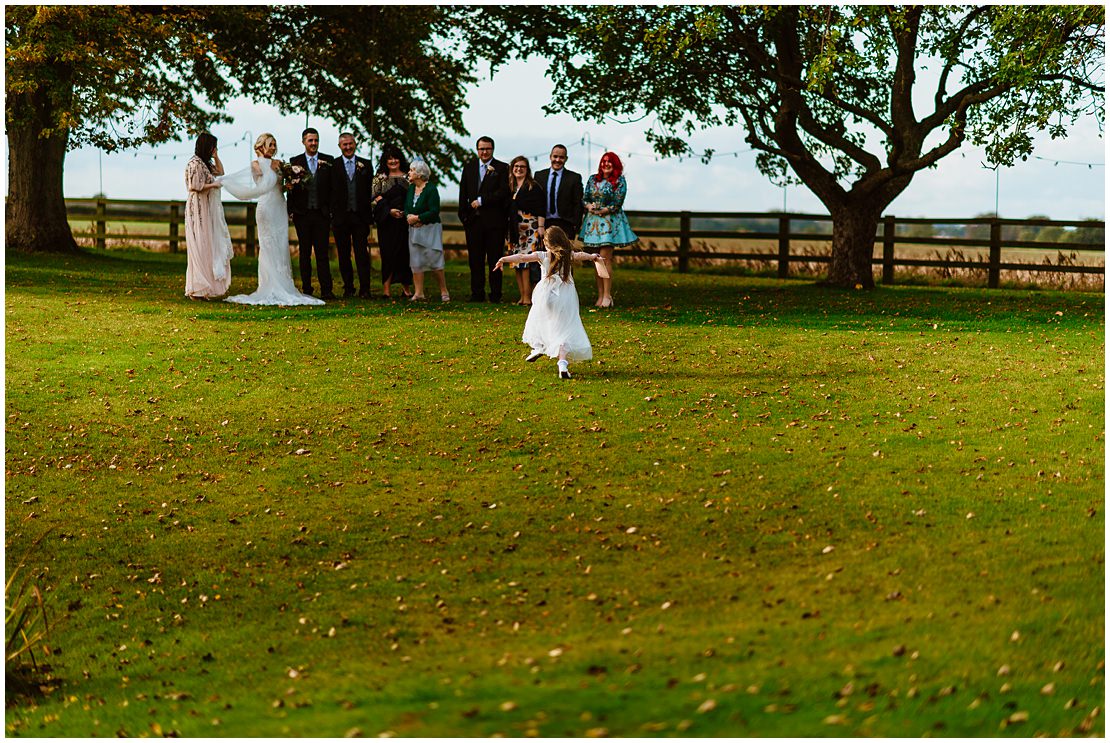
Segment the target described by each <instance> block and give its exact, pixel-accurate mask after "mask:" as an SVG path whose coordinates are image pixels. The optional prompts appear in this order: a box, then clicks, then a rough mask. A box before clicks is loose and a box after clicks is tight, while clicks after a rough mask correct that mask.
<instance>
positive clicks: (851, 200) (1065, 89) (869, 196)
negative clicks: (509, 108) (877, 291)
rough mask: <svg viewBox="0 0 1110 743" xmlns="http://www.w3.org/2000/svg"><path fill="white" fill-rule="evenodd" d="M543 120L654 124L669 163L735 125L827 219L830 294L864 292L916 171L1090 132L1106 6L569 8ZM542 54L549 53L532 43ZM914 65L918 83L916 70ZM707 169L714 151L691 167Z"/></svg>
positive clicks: (1024, 151)
mask: <svg viewBox="0 0 1110 743" xmlns="http://www.w3.org/2000/svg"><path fill="white" fill-rule="evenodd" d="M562 13H563V15H564V17H563V19H562V21H561V23H559V24H557V25H555V26H554V27H555V28H565V29H568V32H567V37H568V39H571V40H573V45H574V47H573V48H574V49H575V52H576V54H574V55H568V56H563V57H559V58H555V59H553V60H552V62H551V66H550V74H551V76H552V77H553V79H554V80H555V82H556V94H555V100H554V101H553V103H552V106H551V110H555V109H561V110H567V111H569V112H571V113H573V114H574V115H576V116H578V117H580V118H584V119H594V120H600V119H602V118H604V117H606V116H636V115H641V114H645V113H646V114H650V115H653V117H654V120H653V122H652V124H653V128H652V129H649V130H648V132H647V136H648V138H649V139H650V140H651V141H652V142H653V144H654V146H655V149H656V150H657V151H658V152H659V153H660V154H664V155H677V154H695V153H693V152H692V150H691V148H690V146H689V144H688V142H687V139H688V137H689V135H691V134H692V133H693V132H695V131H697V130H699V129H703V128H706V127H712V126H718V125H734V124H742V125H743V127H744V128H745V130H746V132H747V137H746V138H747V142H748V143H749V144H750V145H751V147H752V148H753V149H755V150H757V151H758V156H757V163H758V166H759V168H760V169H761V170H762V171H763V172H764V173H765V174H766V175H768V176H770V177H771V178H772V179H775V180H776V182H779V183H781V182H785V181H787V180H794V181H796V182H801V183H803V184H805V185H806V186H807V187H808V188H809V189H810V190H812V191H813V192H814V194H815V195H816V196H817V197H818V198H820V199H821V201H822V203H824V204H825V206H826V207H827V208H828V209H829V212H830V215H831V216H832V217H833V219H834V241H833V263H832V266H831V269H830V277H829V278H830V281H831V282H832V283H835V284H841V285H847V286H852V285H861V286H867V287H870V286H872V285H873V278H872V269H871V248H872V242H873V239H874V235H875V226H876V224H877V222H878V219H879V217H880V215H881V213H882V210H883V209H885V208H886V206H887V205H889V204H890V202H891V201H892V200H893V199H894V198H895V197H896V196H898V194H900V193H901V192H902V191H903V190H904V189H905V188H906V187H907V186H908V185H909V184H910V182H911V180H912V179H913V176H914V174H915V173H917V172H919V171H921V170H922V169H925V168H930V167H933V166H934V165H936V164H937V163H938V162H939V161H940V160H941V159H942V158H944V157H946V156H947V155H949V154H951V153H952V152H954V151H956V150H957V149H959V148H960V147H961V146H962V145H963V144H964V143H967V142H970V143H972V144H975V145H979V146H982V147H984V148H985V151H986V153H987V157H988V159H989V161H990V162H991V163H996V164H1010V163H1013V162H1014V161H1015V160H1016V159H1018V158H1025V157H1028V155H1029V154H1030V153H1031V152H1032V148H1033V135H1034V134H1036V133H1038V132H1042V131H1045V132H1048V133H1049V135H1050V136H1052V137H1059V136H1064V135H1065V134H1066V131H1067V128H1068V126H1069V125H1070V124H1072V123H1074V122H1075V120H1076V119H1077V117H1079V116H1081V115H1087V114H1092V113H1093V114H1095V115H1097V116H1098V117H1099V120H1100V121H1101V120H1102V117H1103V116H1104V108H1103V95H1102V94H1103V90H1104V87H1103V83H1104V81H1103V74H1104V68H1103V48H1104V40H1103V39H1104V26H1105V11H1104V9H1103V8H1102V7H1101V6H1031V7H1022V6H991V5H981V6H662V7H654V6H653V7H644V6H612V7H608V6H606V7H597V6H594V7H584V6H576V7H568V8H566V9H564V10H563V11H562ZM543 43H549V42H548V39H547V38H546V37H545V38H544V39H543ZM926 68H931V69H929V70H928V72H929V73H931V74H925V73H926ZM700 154H701V155H702V157H703V158H704V159H706V160H708V159H709V158H711V157H712V154H713V153H712V151H706V152H704V153H700Z"/></svg>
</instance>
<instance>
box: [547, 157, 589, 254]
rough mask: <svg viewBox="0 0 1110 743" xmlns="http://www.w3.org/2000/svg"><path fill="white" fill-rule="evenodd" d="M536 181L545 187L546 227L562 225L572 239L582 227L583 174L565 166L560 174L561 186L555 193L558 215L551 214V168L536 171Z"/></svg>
mask: <svg viewBox="0 0 1110 743" xmlns="http://www.w3.org/2000/svg"><path fill="white" fill-rule="evenodd" d="M536 183H538V184H540V188H542V189H543V199H544V204H545V209H546V211H545V212H544V213H545V215H546V216H547V221H546V222H545V224H544V227H545V228H546V227H561V228H562V229H563V232H565V233H567V237H569V238H570V239H571V240H573V239H574V238H575V236H577V235H578V230H580V229H582V176H581V175H579V174H578V173H575V172H572V171H570V170H567V169H566V168H563V170H562V172H561V173H560V174H559V188H558V191H557V192H556V193H555V206H556V207H557V211H558V213H559V216H558V217H552V215H551V196H550V195H549V194H548V192H547V189H548V187H549V185H550V183H551V168H544V169H543V170H538V171H536Z"/></svg>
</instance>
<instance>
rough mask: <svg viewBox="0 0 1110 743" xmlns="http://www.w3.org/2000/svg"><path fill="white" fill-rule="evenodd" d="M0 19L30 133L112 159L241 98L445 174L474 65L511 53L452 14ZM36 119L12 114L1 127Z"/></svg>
mask: <svg viewBox="0 0 1110 743" xmlns="http://www.w3.org/2000/svg"><path fill="white" fill-rule="evenodd" d="M5 21H6V26H5V31H6V34H5V52H6V62H5V63H6V72H7V92H8V95H9V96H16V100H17V101H18V100H21V98H20V97H21V96H22V97H30V96H34V95H36V94H41V96H42V98H41V100H42V101H45V103H43V104H42V105H45V106H46V107H47V109H48V114H49V120H50V123H49V125H47V126H45V127H43V128H41V130H40V136H44V137H47V136H57V135H59V134H60V135H63V136H68V138H69V147H71V148H75V147H80V146H84V145H88V144H93V145H95V146H98V147H101V148H103V149H105V150H106V151H109V152H111V151H113V150H115V149H117V148H128V147H134V146H136V145H139V144H144V143H158V142H164V141H167V140H172V139H180V138H184V137H190V136H193V135H195V134H196V133H197V132H198V131H201V130H203V129H206V128H208V127H210V126H211V125H212V124H213V123H216V122H223V121H228V118H227V116H226V114H224V113H223V112H222V111H221V110H220V109H221V107H222V106H223V105H224V104H225V103H226V102H227V101H228V99H229V98H231V97H233V96H235V95H245V96H247V97H249V98H251V99H253V100H256V101H266V102H270V103H273V104H274V105H276V106H278V107H279V108H280V109H282V110H283V111H285V112H298V113H300V112H307V113H310V114H314V115H317V116H321V117H326V118H328V119H331V120H333V121H336V122H337V123H339V124H340V126H341V127H343V128H350V129H352V130H353V131H354V132H356V133H357V134H359V135H360V136H361V137H363V138H365V137H370V136H373V138H374V139H375V141H377V142H383V141H393V142H398V143H401V144H402V145H403V146H405V147H406V148H409V149H410V151H412V152H413V153H416V154H420V155H422V156H423V157H425V158H426V159H428V160H429V162H431V163H433V164H435V165H436V166H438V167H441V168H445V167H448V166H452V167H453V166H454V164H455V162H456V161H457V160H458V158H459V157H460V156H461V155H462V154H463V152H464V150H463V149H462V148H460V147H459V146H458V145H457V144H456V143H455V142H454V137H453V135H454V134H456V133H461V130H462V110H463V108H464V107H465V91H466V87H467V86H468V85H469V84H470V83H472V82H474V79H475V78H474V77H473V74H472V72H471V70H472V68H473V67H474V65H475V64H476V63H477V62H478V61H479V60H487V59H488V60H493V61H495V62H500V61H502V60H504V59H506V58H507V57H508V56H509V55H510V42H509V38H508V37H506V36H505V35H504V34H503V33H500V31H501V29H502V27H501V26H498V25H496V24H495V23H493V22H489V23H485V24H483V23H480V22H479V21H481V9H476V8H470V7H462V6H342V7H339V6H316V5H310V6H293V5H290V6H272V7H270V6H266V7H264V6H214V5H213V6H195V7H191V6H126V5H119V6H81V5H77V6H30V5H26V6H13V7H12V8H11V10H10V12H8V13H7V14H6V19H5ZM33 109H34V107H29V106H24V107H20V106H18V105H15V106H13V105H9V106H8V107H7V121H8V125H9V126H13V125H20V124H24V125H30V124H34V123H36V122H37V121H38V119H37V118H36V117H35V116H34V115H33V114H36V113H38V111H35V110H33Z"/></svg>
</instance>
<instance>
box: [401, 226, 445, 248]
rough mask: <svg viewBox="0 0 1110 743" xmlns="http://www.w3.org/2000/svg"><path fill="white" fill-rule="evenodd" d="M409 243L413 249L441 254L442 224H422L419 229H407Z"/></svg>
mask: <svg viewBox="0 0 1110 743" xmlns="http://www.w3.org/2000/svg"><path fill="white" fill-rule="evenodd" d="M409 241H410V242H411V243H412V246H413V247H414V248H421V249H422V250H434V251H436V252H438V253H442V252H443V224H442V223H440V222H435V223H433V224H422V225H420V226H419V227H409Z"/></svg>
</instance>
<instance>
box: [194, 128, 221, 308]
mask: <svg viewBox="0 0 1110 743" xmlns="http://www.w3.org/2000/svg"><path fill="white" fill-rule="evenodd" d="M223 174H224V166H223V163H221V162H220V156H219V155H218V154H217V153H216V138H215V137H214V136H212V135H211V134H209V133H208V132H203V133H202V134H201V135H200V136H199V137H197V146H196V154H195V155H193V157H192V158H191V159H190V160H189V164H188V165H186V166H185V187H186V188H187V189H188V190H189V198H188V200H187V201H186V202H185V250H186V254H187V256H188V266H187V268H186V269H185V296H187V297H188V298H189V299H215V298H217V297H222V296H223V295H224V294H227V290H228V287H229V286H231V255H232V249H231V233H230V232H228V229H227V222H226V221H225V220H224V207H223V203H222V202H221V201H220V184H219V183H218V182H217V181H216V176H221V175H223Z"/></svg>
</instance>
